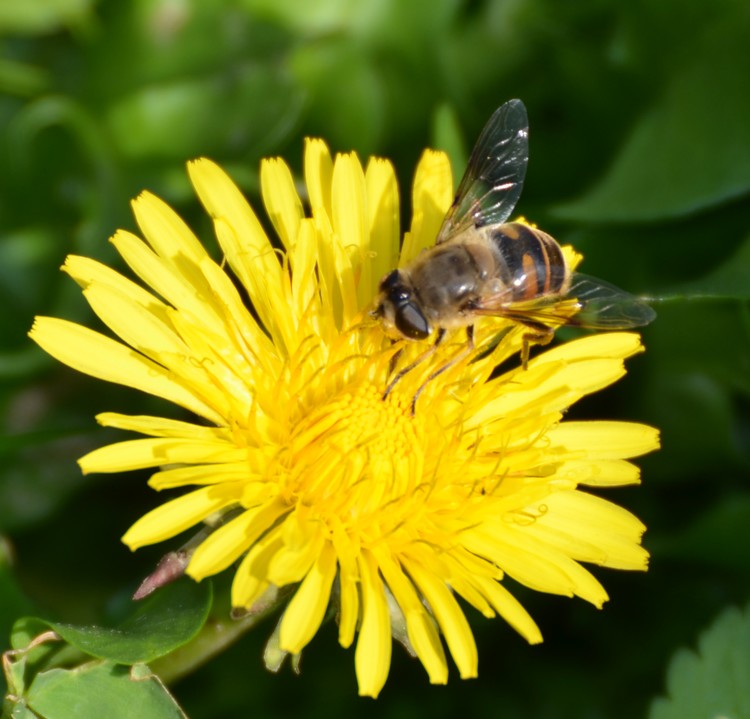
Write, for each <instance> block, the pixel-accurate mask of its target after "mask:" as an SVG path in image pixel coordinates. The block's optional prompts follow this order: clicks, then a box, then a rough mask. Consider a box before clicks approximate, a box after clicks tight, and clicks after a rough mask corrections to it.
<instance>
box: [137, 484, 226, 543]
mask: <svg viewBox="0 0 750 719" xmlns="http://www.w3.org/2000/svg"><path fill="white" fill-rule="evenodd" d="M240 488H241V485H240V483H236V484H227V485H223V486H220V487H202V488H201V489H197V490H195V491H194V492H190V494H185V495H183V496H182V497H178V498H177V499H173V500H172V501H171V502H167V503H166V504H162V505H161V506H160V507H157V508H156V509H154V510H152V511H151V512H149V513H148V514H146V515H145V516H143V517H141V518H140V519H139V520H138V521H137V522H136V523H135V524H134V525H133V526H132V527H131V528H130V529H129V530H128V531H127V532H125V535H124V536H123V538H122V541H123V542H124V543H125V544H126V545H127V546H128V547H130V549H133V550H135V549H138V548H139V547H143V546H145V545H147V544H155V543H156V542H163V541H164V540H165V539H171V538H172V537H174V536H176V535H178V534H180V533H181V532H184V531H185V530H186V529H189V528H190V527H193V526H195V525H196V524H198V522H201V521H203V520H204V519H206V518H207V517H209V516H211V515H212V514H213V513H214V512H218V511H219V510H220V509H223V508H224V507H227V506H230V505H232V504H234V503H235V502H236V501H237V493H238V491H239V490H240Z"/></svg>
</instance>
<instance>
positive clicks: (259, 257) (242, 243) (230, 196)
mask: <svg viewBox="0 0 750 719" xmlns="http://www.w3.org/2000/svg"><path fill="white" fill-rule="evenodd" d="M188 172H189V173H190V179H191V181H192V183H193V186H194V187H195V189H196V192H197V193H198V197H199V198H200V200H201V202H202V203H203V206H204V207H205V208H206V210H207V211H208V213H209V214H210V215H211V217H213V218H214V225H215V229H216V236H217V239H218V240H219V243H220V245H221V248H222V250H223V251H224V254H225V255H226V258H227V261H228V262H229V265H230V267H231V268H232V269H233V270H234V272H235V273H236V274H237V276H238V277H239V279H240V281H241V282H242V284H243V285H244V286H245V288H246V289H247V291H248V294H249V295H250V301H251V302H252V304H253V307H254V308H255V310H256V311H257V312H258V315H259V316H260V318H261V321H262V322H263V324H264V325H265V326H266V327H267V328H268V329H269V331H270V332H272V334H273V331H274V328H275V326H276V320H277V317H276V310H277V308H278V307H280V306H283V302H284V296H283V292H282V279H281V274H282V269H281V264H280V263H279V260H278V257H277V256H276V252H275V250H274V249H273V246H272V245H271V243H270V242H269V240H268V238H267V237H266V234H265V232H264V231H263V227H262V226H261V224H260V222H259V221H258V218H257V217H256V215H255V213H254V212H253V210H252V208H251V207H250V205H249V204H248V203H247V200H245V198H244V197H243V195H242V193H241V192H240V190H239V188H238V187H237V186H236V185H235V184H234V183H233V182H232V180H231V179H230V178H229V176H228V175H227V174H226V173H225V172H224V171H223V170H222V169H221V168H220V167H219V166H218V165H216V164H215V163H213V162H211V161H210V160H206V159H200V160H195V161H194V162H191V163H188Z"/></svg>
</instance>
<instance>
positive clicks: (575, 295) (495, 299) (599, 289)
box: [469, 273, 656, 330]
mask: <svg viewBox="0 0 750 719" xmlns="http://www.w3.org/2000/svg"><path fill="white" fill-rule="evenodd" d="M469 311H470V312H471V313H472V314H475V315H484V316H494V317H504V318H506V319H509V320H513V321H514V322H520V323H522V324H526V325H530V326H540V327H552V328H554V327H559V326H561V325H573V326H576V327H585V328H587V329H592V330H625V329H631V328H633V327H642V326H643V325H647V324H649V322H652V321H653V320H654V319H655V317H656V312H654V310H653V309H652V308H651V307H650V306H649V305H648V304H646V302H644V301H643V300H641V299H639V298H638V297H635V296H634V295H631V294H630V293H629V292H625V290H621V289H620V288H619V287H615V286H614V285H611V284H609V283H608V282H605V281H604V280H600V279H597V278H596V277H589V276H588V275H583V274H578V273H576V274H574V275H573V278H572V281H571V284H570V289H568V291H567V292H566V293H565V294H564V295H554V294H546V295H545V294H540V295H539V296H537V297H532V298H530V299H526V300H513V299H512V296H511V292H510V290H509V289H505V290H504V291H501V292H498V293H497V294H494V295H487V296H485V297H482V298H481V300H480V301H479V302H477V303H476V306H475V307H472V308H471V309H470V310H469Z"/></svg>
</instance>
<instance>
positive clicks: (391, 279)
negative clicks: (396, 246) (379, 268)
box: [380, 270, 401, 292]
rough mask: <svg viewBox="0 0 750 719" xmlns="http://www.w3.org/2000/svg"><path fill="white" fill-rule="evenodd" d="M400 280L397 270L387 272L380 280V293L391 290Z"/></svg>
mask: <svg viewBox="0 0 750 719" xmlns="http://www.w3.org/2000/svg"><path fill="white" fill-rule="evenodd" d="M400 279H401V278H400V273H399V271H398V270H393V271H392V272H389V273H388V274H387V275H386V276H385V277H383V279H382V280H380V291H381V292H387V291H388V290H391V289H393V288H394V287H395V286H396V285H397V284H399V280H400Z"/></svg>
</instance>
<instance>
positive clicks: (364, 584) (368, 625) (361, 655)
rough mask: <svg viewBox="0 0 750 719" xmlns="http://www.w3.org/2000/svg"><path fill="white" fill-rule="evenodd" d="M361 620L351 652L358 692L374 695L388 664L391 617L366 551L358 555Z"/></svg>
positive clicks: (377, 691) (378, 579) (383, 680)
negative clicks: (354, 649) (354, 647)
mask: <svg viewBox="0 0 750 719" xmlns="http://www.w3.org/2000/svg"><path fill="white" fill-rule="evenodd" d="M358 563H359V576H360V593H361V595H362V623H361V625H360V627H359V639H358V640H357V649H356V651H355V653H354V666H355V669H356V672H357V683H358V685H359V695H360V696H367V697H377V695H378V694H379V693H380V690H381V689H382V688H383V685H384V684H385V680H386V679H387V678H388V670H389V668H390V666H391V644H392V641H391V620H390V615H389V613H388V602H387V601H386V597H385V590H384V588H383V583H382V581H381V580H380V577H379V576H378V568H377V565H376V563H375V560H374V558H373V557H372V555H371V554H369V553H368V552H362V553H361V554H360V556H359V562H358Z"/></svg>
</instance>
